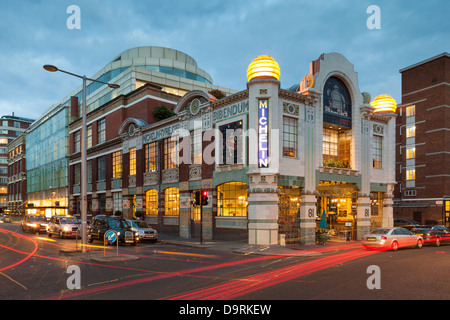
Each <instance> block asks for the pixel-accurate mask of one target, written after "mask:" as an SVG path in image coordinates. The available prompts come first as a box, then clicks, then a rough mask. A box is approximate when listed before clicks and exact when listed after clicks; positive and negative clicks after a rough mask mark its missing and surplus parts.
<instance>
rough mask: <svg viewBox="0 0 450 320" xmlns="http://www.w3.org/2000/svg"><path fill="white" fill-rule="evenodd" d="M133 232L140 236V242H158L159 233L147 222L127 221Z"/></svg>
mask: <svg viewBox="0 0 450 320" xmlns="http://www.w3.org/2000/svg"><path fill="white" fill-rule="evenodd" d="M126 222H127V223H128V225H129V226H130V227H131V230H133V231H135V232H137V233H138V234H139V241H147V240H149V241H153V242H156V241H157V240H158V232H157V231H156V230H155V229H153V228H152V227H151V226H149V225H148V223H147V222H145V221H141V220H126Z"/></svg>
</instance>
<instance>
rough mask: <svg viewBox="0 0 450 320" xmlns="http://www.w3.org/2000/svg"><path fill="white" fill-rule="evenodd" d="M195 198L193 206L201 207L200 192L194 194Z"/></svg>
mask: <svg viewBox="0 0 450 320" xmlns="http://www.w3.org/2000/svg"><path fill="white" fill-rule="evenodd" d="M194 195H195V198H194V206H199V205H201V197H200V191H195V192H194Z"/></svg>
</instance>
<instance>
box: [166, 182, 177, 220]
mask: <svg viewBox="0 0 450 320" xmlns="http://www.w3.org/2000/svg"><path fill="white" fill-rule="evenodd" d="M164 204H165V212H164V214H165V215H167V216H174V215H179V214H180V193H179V190H178V188H167V189H166V190H164Z"/></svg>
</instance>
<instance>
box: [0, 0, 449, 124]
mask: <svg viewBox="0 0 450 320" xmlns="http://www.w3.org/2000/svg"><path fill="white" fill-rule="evenodd" d="M70 5H77V6H79V8H80V10H81V19H80V22H81V24H80V26H81V29H79V30H77V29H73V30H70V29H68V28H67V20H68V18H70V17H71V14H68V13H66V11H67V8H68V7H69V6H70ZM371 5H377V6H378V7H379V8H380V12H381V19H380V21H381V24H380V26H381V29H369V28H368V27H367V20H368V19H369V18H371V16H372V14H373V13H367V8H368V7H369V6H371ZM449 15H450V1H448V0H428V1H422V0H421V1H416V0H414V1H400V0H396V1H393V0H370V1H365V0H309V1H304V0H245V1H244V0H159V1H153V0H152V1H145V0H136V1H131V0H41V1H37V0H29V1H27V0H18V1H6V0H0V28H1V33H0V116H1V115H6V114H11V113H12V112H15V115H16V116H22V117H29V118H38V117H39V116H41V115H42V113H43V112H44V111H45V110H47V109H48V108H49V107H50V106H51V105H52V104H54V103H57V102H59V101H60V100H61V99H62V98H63V97H65V96H66V95H67V94H69V93H70V92H72V90H74V89H75V88H76V87H77V86H79V85H80V84H81V80H80V79H77V78H73V77H70V76H63V75H62V74H60V75H58V76H56V75H55V74H53V73H49V72H46V71H45V70H44V69H43V68H42V66H43V65H44V64H54V65H56V66H58V67H59V68H61V69H64V70H67V71H71V72H74V73H78V74H85V75H87V76H88V77H89V76H92V75H94V74H95V73H96V72H97V71H99V70H100V69H101V68H102V67H104V66H105V65H106V64H107V63H108V62H109V61H111V60H112V59H113V58H114V57H116V56H117V55H118V54H120V53H121V52H122V51H124V50H126V49H129V48H132V47H138V46H163V47H169V48H172V49H177V50H180V51H182V52H185V53H187V54H189V55H190V56H192V57H193V58H194V59H195V60H196V61H197V63H198V66H199V67H200V68H202V69H203V70H205V71H206V72H208V73H209V74H210V75H211V76H212V78H213V80H214V84H216V85H219V86H223V87H228V88H232V89H235V90H244V89H245V88H246V82H247V79H246V71H247V67H248V65H249V63H250V62H251V61H252V60H253V58H255V57H256V56H258V55H261V54H268V55H271V56H272V57H274V58H275V60H276V61H277V62H278V63H279V65H280V68H281V78H280V81H281V87H282V88H289V87H290V86H291V85H293V84H295V83H298V82H300V81H301V79H302V78H303V77H304V76H305V75H306V74H307V73H308V72H309V62H310V61H312V60H316V59H317V58H318V57H319V56H320V55H321V54H322V53H330V52H339V53H341V54H343V55H344V56H346V57H347V59H348V60H349V61H350V62H351V63H353V64H354V66H355V71H356V72H358V76H359V86H360V90H361V91H362V92H364V91H366V92H369V93H370V94H371V95H372V98H373V97H375V96H376V95H378V94H383V93H386V94H390V95H392V96H393V97H394V98H395V99H396V100H397V103H401V77H400V73H399V70H400V69H402V68H404V67H407V66H409V65H412V64H414V63H417V62H419V61H422V60H424V59H427V58H430V57H433V56H435V55H438V54H440V53H442V52H450V19H449Z"/></svg>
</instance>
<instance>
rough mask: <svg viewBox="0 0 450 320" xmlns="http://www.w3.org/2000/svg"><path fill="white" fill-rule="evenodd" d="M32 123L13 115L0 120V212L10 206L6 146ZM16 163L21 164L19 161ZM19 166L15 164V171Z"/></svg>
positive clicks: (7, 147) (9, 180) (7, 149)
mask: <svg viewBox="0 0 450 320" xmlns="http://www.w3.org/2000/svg"><path fill="white" fill-rule="evenodd" d="M33 121H34V120H32V119H28V118H23V117H17V116H15V115H14V113H13V114H12V115H5V116H2V117H1V118H0V211H1V210H4V209H6V208H7V207H9V206H10V205H9V197H8V195H9V191H10V190H9V187H10V182H11V175H10V174H9V173H10V171H9V170H10V165H9V154H10V153H9V145H8V144H9V143H11V142H12V141H14V140H16V139H17V137H19V136H21V135H22V133H23V132H24V131H25V130H26V129H27V128H28V127H29V125H30V124H31V123H32V122H33ZM19 148H21V147H19ZM20 152H21V151H20ZM18 158H21V157H18ZM18 161H19V162H22V161H21V160H18ZM21 166H22V164H20V165H19V164H16V168H17V170H21V169H19V167H20V168H21ZM18 185H19V184H18ZM13 188H14V187H13Z"/></svg>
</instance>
